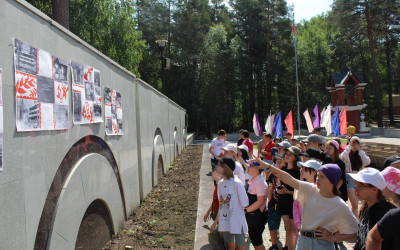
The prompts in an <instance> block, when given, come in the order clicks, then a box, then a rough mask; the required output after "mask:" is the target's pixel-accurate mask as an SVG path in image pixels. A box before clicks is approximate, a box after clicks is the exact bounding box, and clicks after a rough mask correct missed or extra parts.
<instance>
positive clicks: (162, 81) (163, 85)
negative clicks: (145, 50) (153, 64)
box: [156, 40, 168, 95]
mask: <svg viewBox="0 0 400 250" xmlns="http://www.w3.org/2000/svg"><path fill="white" fill-rule="evenodd" d="M167 42H168V41H167V40H157V41H156V43H157V44H158V48H159V49H160V54H161V84H162V92H163V94H164V95H165V94H166V93H165V91H166V88H165V84H164V48H165V44H166V43H167Z"/></svg>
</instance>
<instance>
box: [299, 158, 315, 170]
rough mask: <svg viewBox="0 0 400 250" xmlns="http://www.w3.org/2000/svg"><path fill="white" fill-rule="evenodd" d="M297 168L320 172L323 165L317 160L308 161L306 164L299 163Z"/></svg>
mask: <svg viewBox="0 0 400 250" xmlns="http://www.w3.org/2000/svg"><path fill="white" fill-rule="evenodd" d="M297 166H298V167H299V168H302V167H306V168H312V169H314V170H315V171H318V170H319V168H320V167H321V164H320V163H319V162H318V161H316V160H308V161H306V162H301V161H299V162H297Z"/></svg>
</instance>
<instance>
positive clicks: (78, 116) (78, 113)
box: [73, 92, 82, 122]
mask: <svg viewBox="0 0 400 250" xmlns="http://www.w3.org/2000/svg"><path fill="white" fill-rule="evenodd" d="M73 97H74V122H81V121H82V99H81V93H76V92H74V93H73Z"/></svg>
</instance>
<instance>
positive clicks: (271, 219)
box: [268, 203, 281, 231]
mask: <svg viewBox="0 0 400 250" xmlns="http://www.w3.org/2000/svg"><path fill="white" fill-rule="evenodd" d="M276 205H277V204H276V203H275V204H271V205H269V206H268V229H269V231H274V230H278V229H279V226H280V225H281V215H280V214H278V212H277V211H276V209H275V208H276Z"/></svg>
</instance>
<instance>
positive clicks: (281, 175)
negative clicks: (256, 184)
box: [253, 155, 299, 189]
mask: <svg viewBox="0 0 400 250" xmlns="http://www.w3.org/2000/svg"><path fill="white" fill-rule="evenodd" d="M253 157H254V159H255V160H256V161H257V162H258V163H260V165H261V166H260V168H266V169H269V171H271V173H273V174H274V175H275V176H276V177H278V179H279V180H281V181H283V182H284V183H286V184H287V185H289V186H291V187H292V188H294V189H299V180H297V179H295V178H293V177H292V176H291V175H290V174H289V173H286V172H285V171H282V170H280V169H278V168H276V167H274V166H272V165H271V164H268V163H266V162H263V161H262V160H260V158H257V156H254V155H253Z"/></svg>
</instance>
